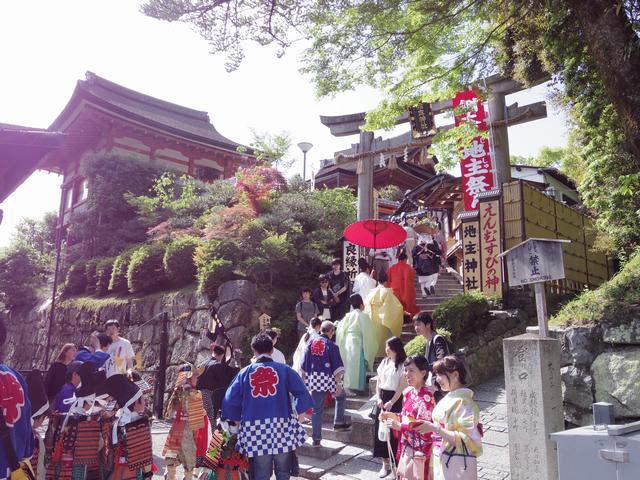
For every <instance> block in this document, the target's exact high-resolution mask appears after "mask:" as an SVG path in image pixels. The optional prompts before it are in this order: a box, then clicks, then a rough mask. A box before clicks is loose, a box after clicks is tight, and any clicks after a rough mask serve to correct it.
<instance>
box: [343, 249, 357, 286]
mask: <svg viewBox="0 0 640 480" xmlns="http://www.w3.org/2000/svg"><path fill="white" fill-rule="evenodd" d="M358 255H359V252H358V246H357V245H355V244H354V243H351V242H349V241H347V240H345V241H344V243H343V246H342V264H343V265H342V271H343V272H345V273H346V274H347V276H348V277H349V280H350V281H351V282H353V280H354V279H355V278H356V275H358Z"/></svg>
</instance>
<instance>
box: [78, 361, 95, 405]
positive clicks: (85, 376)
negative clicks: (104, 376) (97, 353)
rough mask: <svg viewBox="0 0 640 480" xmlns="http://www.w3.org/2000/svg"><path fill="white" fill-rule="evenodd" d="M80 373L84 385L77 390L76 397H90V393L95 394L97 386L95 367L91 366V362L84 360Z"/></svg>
mask: <svg viewBox="0 0 640 480" xmlns="http://www.w3.org/2000/svg"><path fill="white" fill-rule="evenodd" d="M78 375H80V381H81V382H82V385H81V386H80V388H79V389H78V391H77V392H76V397H88V396H89V395H93V394H94V393H95V391H96V387H95V383H94V380H93V369H92V368H91V364H90V363H89V362H84V363H83V364H82V365H80V369H79V370H78Z"/></svg>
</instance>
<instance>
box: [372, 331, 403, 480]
mask: <svg viewBox="0 0 640 480" xmlns="http://www.w3.org/2000/svg"><path fill="white" fill-rule="evenodd" d="M385 353H386V354H387V356H386V357H385V358H384V359H383V360H382V362H380V365H379V366H378V370H377V373H378V382H377V383H376V397H377V398H376V410H377V412H378V413H379V412H382V411H387V412H396V413H399V412H400V411H401V410H402V401H401V399H402V391H403V390H404V389H405V387H406V386H407V382H406V380H405V379H404V365H403V364H404V361H405V360H406V358H407V354H406V353H405V351H404V345H403V344H402V340H400V339H399V338H398V337H391V338H390V339H389V340H387V342H386V346H385ZM378 413H376V414H375V415H374V420H375V425H374V428H373V435H374V444H373V456H374V457H378V458H382V468H381V469H380V475H379V477H380V478H384V477H386V476H387V475H389V474H390V473H391V465H390V464H389V446H388V445H387V442H386V441H381V440H380V436H379V435H378V430H379V429H380V428H381V427H380V420H378ZM382 428H383V429H384V428H387V427H386V425H384V424H383V425H382ZM383 438H384V436H383ZM389 442H390V444H391V451H392V453H391V455H395V454H396V452H397V451H398V438H397V437H396V436H394V435H391V437H390V438H389Z"/></svg>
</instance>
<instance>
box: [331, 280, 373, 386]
mask: <svg viewBox="0 0 640 480" xmlns="http://www.w3.org/2000/svg"><path fill="white" fill-rule="evenodd" d="M349 301H350V303H351V306H352V307H353V310H352V311H350V312H349V313H347V314H346V315H345V316H344V318H343V319H342V320H341V321H340V322H339V323H338V327H337V329H336V343H337V344H338V347H339V348H340V354H341V355H342V359H343V360H344V365H345V368H346V370H345V374H344V379H343V382H344V387H345V389H347V391H349V390H359V391H364V390H365V387H366V382H367V368H369V369H372V368H373V361H374V360H375V357H376V353H377V352H378V347H379V345H378V341H379V335H378V331H377V327H376V325H375V324H374V323H373V322H372V321H371V318H369V315H367V314H366V313H364V311H363V310H364V305H363V302H362V297H361V296H360V295H358V294H357V293H355V294H353V295H351V297H350V298H349Z"/></svg>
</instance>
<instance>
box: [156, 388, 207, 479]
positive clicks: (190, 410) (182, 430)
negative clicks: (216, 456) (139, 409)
mask: <svg viewBox="0 0 640 480" xmlns="http://www.w3.org/2000/svg"><path fill="white" fill-rule="evenodd" d="M171 412H175V419H174V421H173V424H172V425H171V430H169V435H168V437H167V440H166V443H165V445H164V449H163V451H162V455H163V456H164V458H165V461H166V464H167V472H168V473H167V478H168V479H169V480H172V479H173V478H175V469H176V467H177V466H178V465H182V466H183V468H184V471H185V478H191V475H192V471H193V469H194V468H195V467H196V466H198V462H197V459H198V458H197V457H200V458H201V459H202V458H203V457H204V454H205V451H206V445H207V437H208V423H207V421H206V412H205V411H204V405H203V403H202V393H200V392H199V391H198V390H196V389H195V387H193V386H192V385H191V384H190V383H185V384H183V385H180V386H178V387H176V389H175V390H174V392H173V395H172V397H171V399H170V400H169V405H168V409H167V413H171ZM167 416H168V415H167ZM202 432H204V435H201V433H202ZM203 438H204V441H203ZM198 440H199V441H198ZM198 443H199V444H201V445H200V448H197V446H198ZM198 450H199V451H198ZM198 454H199V455H198ZM201 461H202V460H201Z"/></svg>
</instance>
